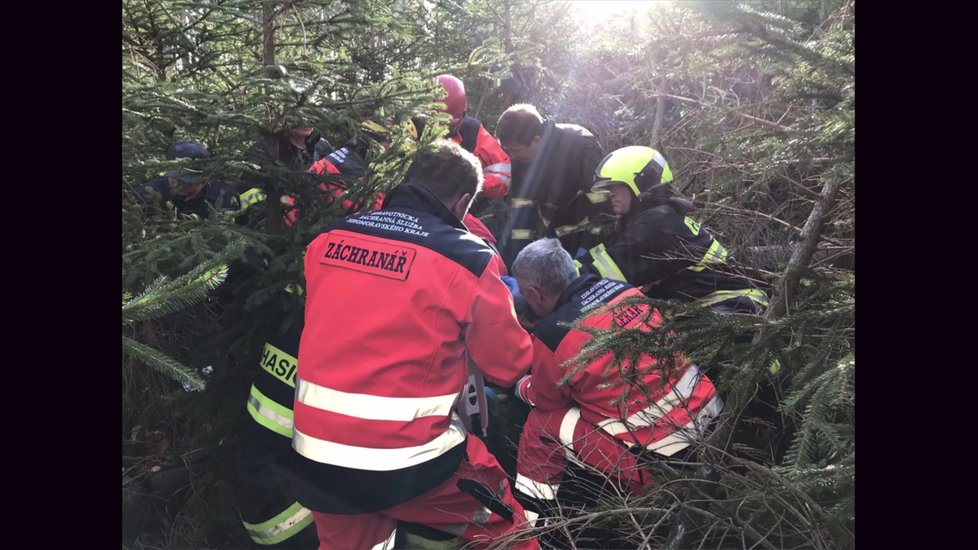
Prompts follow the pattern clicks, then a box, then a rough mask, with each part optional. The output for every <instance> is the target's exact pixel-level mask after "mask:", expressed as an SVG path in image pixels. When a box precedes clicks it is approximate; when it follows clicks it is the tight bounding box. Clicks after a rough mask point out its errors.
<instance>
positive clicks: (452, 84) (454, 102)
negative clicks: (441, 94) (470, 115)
mask: <svg viewBox="0 0 978 550" xmlns="http://www.w3.org/2000/svg"><path fill="white" fill-rule="evenodd" d="M435 80H436V81H437V82H438V84H439V85H441V87H442V88H444V89H445V92H446V93H447V94H448V96H447V97H445V98H443V99H441V100H440V101H441V102H443V103H444V104H445V109H444V111H443V112H446V113H448V114H450V115H452V120H451V122H449V123H448V127H449V128H450V129H452V130H454V129H455V128H456V127H457V126H458V125H459V124H461V123H462V117H464V116H465V109H466V108H467V107H468V106H469V101H468V99H466V97H465V85H464V84H462V81H461V80H459V79H457V78H455V77H454V76H452V75H450V74H442V75H438V76H436V77H435Z"/></svg>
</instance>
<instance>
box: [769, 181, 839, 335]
mask: <svg viewBox="0 0 978 550" xmlns="http://www.w3.org/2000/svg"><path fill="white" fill-rule="evenodd" d="M840 183H841V182H840V180H839V178H838V177H836V176H829V177H828V178H827V179H826V181H825V184H824V185H823V186H822V192H821V193H820V198H819V200H818V202H816V203H815V207H814V208H812V211H811V213H810V214H809V215H808V220H807V221H805V227H803V228H802V231H801V242H799V243H798V245H797V246H795V251H794V253H793V254H792V255H791V260H789V261H788V267H787V269H785V271H784V275H783V276H782V277H781V280H780V281H779V282H778V284H777V286H776V287H775V290H774V296H773V297H772V298H771V305H770V306H769V307H768V309H767V312H766V313H765V314H764V318H765V319H768V320H775V319H778V318H780V317H781V316H783V315H784V314H785V313H786V312H787V311H788V305H789V304H790V303H791V300H792V298H793V297H794V295H795V291H796V290H798V282H799V281H800V280H801V276H802V274H803V273H804V272H805V270H806V269H808V265H809V263H810V262H811V260H812V256H813V255H814V254H815V249H816V247H817V246H818V241H819V239H820V238H821V236H822V229H823V228H824V227H825V220H824V219H823V218H824V216H825V213H827V212H828V211H829V210H831V209H832V205H833V204H834V203H835V198H836V196H837V195H838V194H839V185H840Z"/></svg>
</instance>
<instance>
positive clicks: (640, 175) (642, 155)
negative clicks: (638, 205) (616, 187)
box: [592, 145, 672, 197]
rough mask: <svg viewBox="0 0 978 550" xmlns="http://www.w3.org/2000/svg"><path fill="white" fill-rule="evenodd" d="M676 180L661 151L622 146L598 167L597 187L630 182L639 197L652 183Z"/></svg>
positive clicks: (595, 173) (595, 178)
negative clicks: (673, 178)
mask: <svg viewBox="0 0 978 550" xmlns="http://www.w3.org/2000/svg"><path fill="white" fill-rule="evenodd" d="M670 181H672V170H670V169H669V163H667V162H666V159H665V157H663V156H662V154H661V153H659V152H658V151H656V150H655V149H653V148H651V147H642V146H640V145H632V146H629V147H622V148H621V149H617V150H615V151H613V152H611V153H609V154H608V155H607V156H606V157H604V158H603V159H601V162H600V163H598V167H597V168H596V169H595V170H594V185H593V186H592V189H593V190H595V191H596V190H600V189H603V188H605V187H608V186H609V185H612V184H615V183H621V184H624V185H627V186H628V187H629V189H631V190H632V193H635V196H636V197H637V196H638V195H640V194H641V193H642V192H643V191H648V190H649V189H650V188H652V186H654V185H658V184H660V183H669V182H670Z"/></svg>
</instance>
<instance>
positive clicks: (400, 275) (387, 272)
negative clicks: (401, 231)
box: [319, 235, 417, 281]
mask: <svg viewBox="0 0 978 550" xmlns="http://www.w3.org/2000/svg"><path fill="white" fill-rule="evenodd" d="M416 254H417V251H416V250H415V249H414V248H411V247H408V246H404V245H395V244H391V243H390V242H384V241H379V240H374V239H370V238H367V237H363V236H350V235H330V236H329V239H327V241H326V251H325V253H323V256H322V257H321V258H319V263H322V264H326V265H333V266H336V267H345V268H347V269H353V270H356V271H362V272H364V273H369V274H371V275H380V276H381V277H388V278H390V279H397V280H400V281H404V280H406V279H407V276H408V273H409V272H410V271H411V265H412V264H413V263H414V257H415V255H416Z"/></svg>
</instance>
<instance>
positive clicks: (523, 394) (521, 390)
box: [516, 374, 534, 407]
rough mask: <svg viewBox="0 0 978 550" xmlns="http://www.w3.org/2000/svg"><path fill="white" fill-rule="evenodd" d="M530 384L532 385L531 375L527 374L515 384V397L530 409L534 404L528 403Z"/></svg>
mask: <svg viewBox="0 0 978 550" xmlns="http://www.w3.org/2000/svg"><path fill="white" fill-rule="evenodd" d="M532 383H533V375H532V374H527V375H526V376H524V377H523V378H520V380H519V382H517V383H516V397H519V398H520V400H521V401H523V402H524V403H526V404H527V405H530V406H531V407H532V406H533V405H534V403H533V402H532V401H530V397H529V395H530V384H532Z"/></svg>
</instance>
